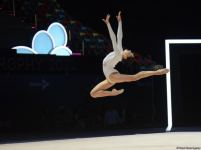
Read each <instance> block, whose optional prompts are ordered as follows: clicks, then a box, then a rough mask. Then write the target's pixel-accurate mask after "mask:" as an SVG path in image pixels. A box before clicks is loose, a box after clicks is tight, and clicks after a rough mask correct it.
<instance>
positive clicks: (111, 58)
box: [103, 21, 123, 83]
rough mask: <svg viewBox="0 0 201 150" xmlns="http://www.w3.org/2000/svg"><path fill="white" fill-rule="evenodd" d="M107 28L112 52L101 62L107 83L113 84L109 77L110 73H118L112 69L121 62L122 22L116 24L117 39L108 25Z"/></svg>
mask: <svg viewBox="0 0 201 150" xmlns="http://www.w3.org/2000/svg"><path fill="white" fill-rule="evenodd" d="M107 27H108V31H109V35H110V38H111V41H112V46H113V52H110V53H109V54H108V55H107V56H106V57H105V58H104V60H103V73H104V75H105V77H106V79H107V80H108V81H109V82H111V83H114V82H112V81H111V80H110V78H109V76H110V74H111V73H114V72H118V70H116V69H114V67H115V66H116V64H117V63H118V62H120V61H121V60H122V52H123V48H122V38H123V32H122V21H119V23H118V30H117V39H116V35H115V34H114V32H113V30H112V27H111V25H110V23H108V24H107Z"/></svg>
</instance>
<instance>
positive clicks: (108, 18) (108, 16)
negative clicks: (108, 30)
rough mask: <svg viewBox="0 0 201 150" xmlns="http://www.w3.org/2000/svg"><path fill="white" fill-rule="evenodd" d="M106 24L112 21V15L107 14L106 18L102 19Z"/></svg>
mask: <svg viewBox="0 0 201 150" xmlns="http://www.w3.org/2000/svg"><path fill="white" fill-rule="evenodd" d="M102 20H103V21H104V22H105V23H106V24H108V23H110V15H109V14H107V16H106V18H105V19H102Z"/></svg>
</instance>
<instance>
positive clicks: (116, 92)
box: [112, 89, 124, 96]
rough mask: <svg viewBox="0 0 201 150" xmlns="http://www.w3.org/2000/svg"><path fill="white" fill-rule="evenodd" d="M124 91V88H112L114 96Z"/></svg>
mask: <svg viewBox="0 0 201 150" xmlns="http://www.w3.org/2000/svg"><path fill="white" fill-rule="evenodd" d="M123 92H124V89H120V90H117V89H112V95H113V96H117V95H119V94H122V93H123Z"/></svg>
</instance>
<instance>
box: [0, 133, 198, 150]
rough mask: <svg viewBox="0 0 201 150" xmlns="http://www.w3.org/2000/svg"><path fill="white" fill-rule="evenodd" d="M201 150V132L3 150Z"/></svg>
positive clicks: (4, 149) (19, 145)
mask: <svg viewBox="0 0 201 150" xmlns="http://www.w3.org/2000/svg"><path fill="white" fill-rule="evenodd" d="M176 149H193V150H194V149H196V150H199V149H201V132H164V133H147V134H146V133H143V134H133V135H121V136H105V137H92V138H73V139H62V140H49V141H36V142H25V143H23V142H22V143H13V144H1V145H0V150H176Z"/></svg>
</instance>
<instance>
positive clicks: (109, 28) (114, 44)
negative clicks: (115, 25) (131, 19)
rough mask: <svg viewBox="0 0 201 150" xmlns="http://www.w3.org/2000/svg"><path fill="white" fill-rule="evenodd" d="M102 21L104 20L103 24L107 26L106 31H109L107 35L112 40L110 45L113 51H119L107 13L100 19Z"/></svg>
mask: <svg viewBox="0 0 201 150" xmlns="http://www.w3.org/2000/svg"><path fill="white" fill-rule="evenodd" d="M102 20H103V21H104V22H105V24H106V25H107V28H108V31H109V35H110V39H111V41H112V47H113V50H114V51H115V52H119V49H118V47H117V38H116V35H115V33H114V31H113V30H112V27H111V25H110V21H109V20H110V15H109V14H108V15H107V16H106V19H102Z"/></svg>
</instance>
